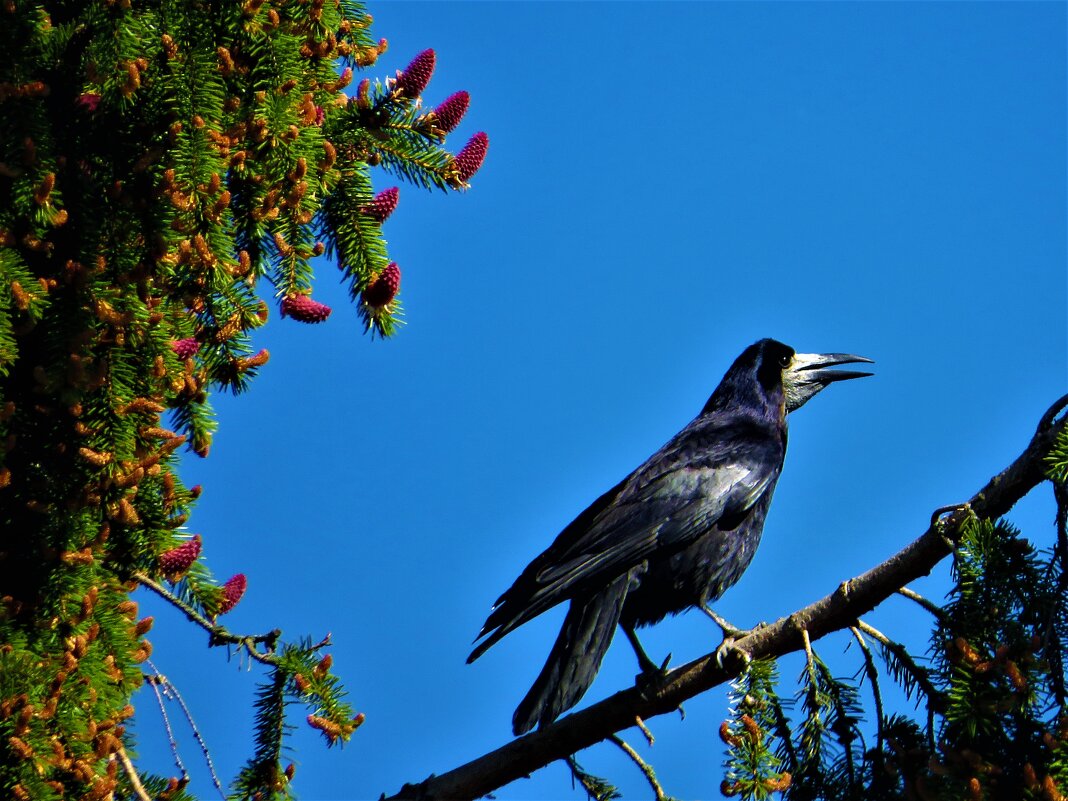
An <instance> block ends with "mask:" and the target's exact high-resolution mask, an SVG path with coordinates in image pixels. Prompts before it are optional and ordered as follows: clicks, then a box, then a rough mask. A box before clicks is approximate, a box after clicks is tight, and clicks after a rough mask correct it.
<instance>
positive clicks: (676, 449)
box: [467, 339, 871, 735]
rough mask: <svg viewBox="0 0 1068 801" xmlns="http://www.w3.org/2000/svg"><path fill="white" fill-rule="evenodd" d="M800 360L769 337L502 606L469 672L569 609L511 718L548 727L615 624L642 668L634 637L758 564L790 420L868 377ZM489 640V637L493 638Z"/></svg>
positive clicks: (807, 356)
mask: <svg viewBox="0 0 1068 801" xmlns="http://www.w3.org/2000/svg"><path fill="white" fill-rule="evenodd" d="M870 361H871V360H870V359H865V358H863V357H860V356H852V355H849V354H842V353H819V354H812V353H795V352H794V350H793V349H792V348H790V347H789V346H787V345H784V344H782V343H781V342H776V341H775V340H773V339H762V340H760V341H759V342H757V343H755V344H753V345H750V346H749V347H748V348H746V349H745V351H743V352H742V354H741V355H740V356H739V357H738V358H737V359H736V360H735V362H734V364H732V365H731V367H730V369H729V370H728V371H727V373H726V375H725V376H724V377H723V380H722V381H721V382H720V384H719V386H718V387H716V391H715V392H713V393H712V396H711V397H710V398H709V399H708V402H707V403H706V404H705V406H704V408H703V409H702V410H701V413H700V414H699V415H697V417H696V418H695V419H694V420H693V422H691V423H690V424H689V425H687V426H686V427H685V428H684V429H682V431H680V432H679V433H678V434H676V435H675V436H674V437H673V438H672V439H671V440H670V441H669V442H668V443H667V444H666V445H664V447H662V448H661V449H660V450H658V451H657V452H656V453H654V454H653V455H652V456H650V457H649V458H648V459H647V460H646V461H645V462H644V463H643V464H642V465H641V466H640V467H638V469H637V470H635V471H634V472H633V473H631V474H630V475H628V476H627V477H626V478H624V479H623V480H622V481H620V482H619V483H618V484H616V485H615V486H614V487H612V489H610V490H608V492H606V493H605V494H604V495H602V496H601V497H600V498H598V499H597V500H596V501H594V502H593V503H592V504H591V505H590V506H589V508H588V509H586V511H584V512H583V513H582V514H580V515H579V516H578V517H576V518H575V519H574V520H573V521H572V522H571V523H570V524H569V525H568V526H567V527H566V528H565V529H564V530H563V531H561V532H560V534H559V535H558V536H557V538H556V539H555V540H554V541H553V543H552V545H550V546H549V547H548V548H547V549H546V550H545V551H544V553H542V554H541V555H540V556H538V557H537V558H536V559H534V561H533V562H531V563H530V564H529V565H528V566H527V568H526V569H525V570H524V571H523V572H522V573H521V574H520V576H519V578H517V579H516V581H515V583H514V584H513V585H512V586H511V588H510V589H509V590H508V591H507V592H505V593H504V594H503V595H502V596H501V597H500V598H499V599H498V600H497V603H496V604H494V606H493V610H492V611H491V613H490V615H489V618H488V619H487V620H486V624H485V625H484V626H483V627H482V631H481V632H480V633H479V635H478V637H477V638H476V642H477V640H480V639H481V640H482V642H481V643H478V645H477V646H476V647H475V649H474V650H473V651H472V652H471V655H470V656H469V657H468V658H467V661H468V662H469V663H470V662H473V661H474V660H475V659H477V658H478V657H479V656H480V655H481V654H482V653H484V652H485V651H486V649H487V648H489V647H490V646H492V645H493V644H494V643H495V642H497V641H498V640H500V639H501V637H503V636H504V635H506V634H507V633H508V632H510V631H512V630H513V629H515V628H516V627H517V626H520V625H522V624H523V623H526V622H527V621H528V620H531V619H532V618H534V617H537V616H538V615H540V614H541V613H542V612H544V611H546V610H547V609H550V608H551V607H553V606H556V605H557V604H559V603H562V602H563V601H570V602H571V603H570V608H569V610H568V613H567V616H566V618H565V620H564V624H563V627H562V628H561V629H560V634H559V636H558V637H557V638H556V643H555V644H554V645H553V647H552V650H551V651H550V653H549V658H548V660H547V661H546V663H545V667H544V668H542V671H541V673H540V674H539V676H538V678H537V679H536V680H535V682H534V686H533V687H532V688H531V689H530V691H529V692H528V693H527V695H526V697H525V698H524V699H523V700H522V702H521V703H520V704H519V707H518V709H516V711H515V715H514V716H513V718H512V729H513V731H514V732H515V733H516V734H517V735H518V734H523V733H524V732H527V731H529V730H530V729H532V728H533V727H534V726H535V725H538V724H540V725H547V724H549V723H551V722H552V721H553V720H555V719H556V718H557V717H558V716H559V715H561V714H562V713H563V712H565V711H567V710H568V709H570V708H571V707H573V706H574V705H575V704H577V703H578V701H579V699H581V698H582V696H583V694H584V693H585V692H586V690H587V689H588V688H589V686H590V685H591V684H592V683H593V679H594V677H595V676H596V675H597V670H598V668H600V665H601V660H602V659H603V658H604V655H605V652H606V651H607V650H608V646H609V644H610V643H611V642H612V635H613V633H614V631H615V627H616V625H617V624H618V625H619V626H620V627H621V628H622V629H623V631H624V633H625V634H626V635H627V637H628V639H629V640H630V641H631V644H632V645H634V647H635V651H636V653H637V654H638V658H639V662H641V664H642V667H643V669H645V670H648V669H650V667H652V668H654V669H655V665H652V663H651V662H650V660H649V659H648V657H646V656H645V654H644V652H642V651H641V648H640V645H639V644H638V639H637V636H636V635H635V634H634V629H635V627H638V626H647V625H649V624H652V623H656V622H658V621H660V620H662V619H663V618H664V616H665V615H667V614H669V613H670V614H675V613H678V612H681V611H683V610H685V609H688V608H690V607H692V606H703V605H704V604H706V603H708V602H709V601H714V600H715V599H717V598H719V597H720V596H721V595H722V594H723V592H724V591H725V590H726V589H727V588H728V587H730V586H731V585H733V584H734V583H735V582H736V581H737V580H738V579H739V578H740V577H741V575H742V573H743V572H744V571H745V569H746V568H747V567H748V566H749V563H750V561H752V559H753V554H754V553H755V551H756V548H757V545H758V544H759V543H760V535H761V532H762V530H763V528H764V518H765V517H766V515H767V512H768V505H769V504H770V503H771V494H772V492H773V491H774V489H775V483H776V482H777V481H778V478H779V473H780V472H781V471H782V464H783V457H784V456H785V455H786V415H787V414H788V413H789V412H792V411H794V410H796V409H799V408H800V407H801V406H803V405H804V404H805V403H806V402H807V401H808V400H809V399H810V398H812V397H813V396H814V395H815V394H816V393H818V392H819V391H820V390H822V389H823V388H824V387H826V386H827V385H828V384H830V383H832V382H834V381H842V380H844V379H847V378H860V377H862V376H868V375H871V373H862V372H856V371H850V370H829V369H826V368H829V367H833V366H835V365H840V364H849V363H852V362H870ZM483 638H484V639H483Z"/></svg>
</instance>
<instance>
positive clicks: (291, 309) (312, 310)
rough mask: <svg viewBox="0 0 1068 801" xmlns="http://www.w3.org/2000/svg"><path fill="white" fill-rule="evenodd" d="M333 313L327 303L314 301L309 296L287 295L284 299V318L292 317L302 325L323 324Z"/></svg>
mask: <svg viewBox="0 0 1068 801" xmlns="http://www.w3.org/2000/svg"><path fill="white" fill-rule="evenodd" d="M331 311H333V309H331V308H330V307H329V306H327V305H326V304H325V303H319V302H318V301H316V300H312V299H311V298H310V297H308V296H307V295H286V297H284V298H283V299H282V316H283V317H292V318H293V319H294V320H299V321H300V322H302V323H321V322H323V321H324V320H325V319H326V318H327V317H329V316H330V312H331Z"/></svg>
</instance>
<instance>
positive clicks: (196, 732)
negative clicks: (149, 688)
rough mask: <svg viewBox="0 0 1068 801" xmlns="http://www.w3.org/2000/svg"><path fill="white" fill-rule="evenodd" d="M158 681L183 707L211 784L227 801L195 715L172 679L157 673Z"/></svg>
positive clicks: (224, 800)
mask: <svg viewBox="0 0 1068 801" xmlns="http://www.w3.org/2000/svg"><path fill="white" fill-rule="evenodd" d="M156 681H157V682H159V684H160V686H161V687H163V688H165V690H166V691H167V693H168V694H170V695H173V696H174V700H175V701H177V702H178V706H180V707H181V709H182V712H183V713H185V719H186V720H188V721H189V728H190V729H192V730H193V739H194V740H196V741H197V745H199V746H200V750H201V751H202V752H203V753H204V761H205V762H206V763H207V765H208V773H210V774H211V782H212V784H214V785H215V789H217V790H218V791H219V795H220V796H221V797H222V799H223V801H226V791H225V790H223V786H222V782H220V781H219V775H218V774H217V773H216V772H215V764H214V763H213V762H212V761H211V752H210V751H208V744H207V743H206V742H204V737H203V736H202V735H201V733H200V729H199V728H197V723H196V721H195V720H193V713H192V712H190V711H189V707H188V706H186V705H185V699H184V698H182V694H181V693H180V692H178V688H177V687H175V686H174V684H173V683H172V682H171V680H170V679H168V678H167V677H166V676H164V675H162V674H159V673H157V674H156Z"/></svg>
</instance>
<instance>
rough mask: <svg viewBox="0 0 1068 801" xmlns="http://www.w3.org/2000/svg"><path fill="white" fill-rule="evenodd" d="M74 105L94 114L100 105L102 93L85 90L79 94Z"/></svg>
mask: <svg viewBox="0 0 1068 801" xmlns="http://www.w3.org/2000/svg"><path fill="white" fill-rule="evenodd" d="M74 105H76V106H77V107H78V108H80V109H82V110H83V111H87V112H89V113H90V114H92V113H93V112H94V111H96V109H97V107H98V106H99V105H100V95H97V94H93V93H91V92H84V93H83V94H80V95H78V97H77V99H76V100H75V101H74Z"/></svg>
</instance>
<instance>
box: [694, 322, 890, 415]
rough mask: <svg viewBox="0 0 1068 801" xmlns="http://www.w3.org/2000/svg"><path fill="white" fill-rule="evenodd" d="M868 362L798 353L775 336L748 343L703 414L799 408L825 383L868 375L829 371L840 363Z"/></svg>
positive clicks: (780, 411) (844, 356)
mask: <svg viewBox="0 0 1068 801" xmlns="http://www.w3.org/2000/svg"><path fill="white" fill-rule="evenodd" d="M853 362H867V363H871V359H865V358H864V357H863V356H853V355H852V354H848V353H797V352H796V351H795V350H794V349H793V348H791V347H790V346H789V345H784V344H783V343H781V342H778V341H776V340H774V339H762V340H760V341H759V342H755V343H753V344H752V345H750V346H749V347H748V348H746V349H745V351H743V352H742V354H741V355H740V356H739V357H738V358H737V359H736V360H735V362H734V364H733V365H731V368H730V369H729V370H728V371H727V374H726V375H725V376H724V377H723V381H722V382H721V383H720V385H719V387H717V388H716V391H715V392H714V393H713V394H712V397H711V398H709V399H708V403H707V404H705V408H704V410H703V413H707V412H710V411H714V410H717V409H725V408H729V407H731V406H737V405H739V404H740V405H742V406H748V407H750V408H766V409H767V410H768V412H769V413H771V414H776V413H777V414H779V415H781V414H783V413H786V414H789V413H790V412H792V411H795V410H797V409H800V408H801V407H802V406H804V405H805V404H806V403H807V402H808V401H809V399H810V398H812V397H813V396H814V395H816V394H817V393H818V392H819V391H820V390H822V389H823V388H824V387H826V386H827V385H828V384H832V383H834V382H835V381H844V380H846V379H849V378H861V377H863V376H868V375H871V373H863V372H859V371H856V370H831V369H829V368H831V367H835V366H837V365H840V364H851V363H853Z"/></svg>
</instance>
